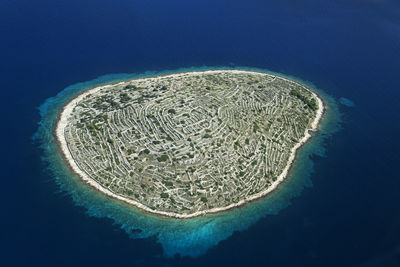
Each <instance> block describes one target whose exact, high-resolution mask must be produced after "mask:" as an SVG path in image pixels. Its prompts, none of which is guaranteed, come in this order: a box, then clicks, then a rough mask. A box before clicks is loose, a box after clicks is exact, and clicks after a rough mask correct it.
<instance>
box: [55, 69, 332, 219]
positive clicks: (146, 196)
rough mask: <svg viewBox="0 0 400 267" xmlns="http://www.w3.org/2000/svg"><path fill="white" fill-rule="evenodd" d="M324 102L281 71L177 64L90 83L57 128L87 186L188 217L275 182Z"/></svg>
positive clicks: (250, 196) (234, 202)
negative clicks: (157, 72)
mask: <svg viewBox="0 0 400 267" xmlns="http://www.w3.org/2000/svg"><path fill="white" fill-rule="evenodd" d="M323 112H324V105H323V102H322V100H321V99H320V97H319V96H318V95H317V94H316V93H314V92H313V91H311V90H310V89H309V88H307V87H306V86H304V85H302V84H300V83H298V82H295V81H293V80H290V79H287V78H284V77H280V76H277V75H273V74H267V73H262V72H254V71H244V70H210V71H202V72H184V73H176V74H170V75H164V76H157V77H150V78H139V79H134V80H130V81H124V82H119V83H114V84H108V85H103V86H99V87H96V88H92V89H89V90H87V91H85V92H84V93H82V94H80V95H78V96H76V97H75V98H74V99H72V100H71V101H70V102H68V103H67V104H66V105H65V106H64V108H63V109H62V111H61V112H60V114H59V120H58V122H57V125H56V128H55V135H56V139H57V141H58V144H59V146H60V150H61V152H62V154H63V156H64V158H65V161H66V162H67V163H68V165H69V166H70V167H71V169H72V170H73V171H74V172H75V173H76V174H77V175H78V176H79V177H80V178H81V179H82V180H83V181H85V182H87V183H88V184H89V185H91V186H92V187H94V188H96V189H98V190H99V191H101V192H102V193H104V194H106V195H107V196H110V197H113V198H115V199H118V200H121V201H124V202H126V203H129V204H131V205H133V206H135V207H138V208H140V209H142V210H145V211H147V212H151V213H154V214H158V215H164V216H170V217H175V218H191V217H196V216H200V215H204V214H207V213H215V212H220V211H224V210H228V209H231V208H234V207H237V206H240V205H242V204H244V203H246V202H249V201H251V200H254V199H257V198H260V197H262V196H265V195H267V194H268V193H270V192H271V191H273V190H274V189H275V188H276V187H277V186H278V184H280V183H281V182H282V181H283V180H284V179H285V177H286V176H287V175H288V171H289V169H290V167H291V164H292V163H293V161H294V159H295V155H296V151H297V150H298V149H299V148H300V147H301V146H302V145H303V144H304V143H305V142H306V141H307V140H308V139H309V138H310V137H311V135H310V133H309V132H310V131H315V130H317V129H318V125H319V122H320V121H321V119H322V115H323Z"/></svg>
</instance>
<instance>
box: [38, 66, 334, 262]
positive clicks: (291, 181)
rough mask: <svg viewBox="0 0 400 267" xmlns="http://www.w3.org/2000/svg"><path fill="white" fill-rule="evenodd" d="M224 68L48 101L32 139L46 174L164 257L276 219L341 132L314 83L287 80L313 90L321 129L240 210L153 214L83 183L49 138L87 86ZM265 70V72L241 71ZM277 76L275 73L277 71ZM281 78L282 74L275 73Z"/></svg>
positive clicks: (73, 91)
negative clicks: (272, 186) (285, 173)
mask: <svg viewBox="0 0 400 267" xmlns="http://www.w3.org/2000/svg"><path fill="white" fill-rule="evenodd" d="M208 69H228V68H226V67H215V68H210V67H203V68H185V69H178V70H168V71H164V72H151V71H149V72H145V73H142V74H110V75H105V76H101V77H99V78H96V79H94V80H91V81H87V82H82V83H77V84H74V85H71V86H68V87H67V88H65V89H64V90H63V91H61V92H60V93H59V94H58V95H56V96H55V97H52V98H49V99H47V100H46V101H45V102H44V103H43V104H42V105H41V106H40V107H39V110H40V116H41V121H40V124H39V129H38V131H37V132H36V134H35V136H34V139H35V140H37V141H38V142H39V143H40V146H41V148H42V151H43V156H42V160H43V162H44V163H45V165H46V166H47V167H48V170H49V173H50V174H51V175H52V177H53V178H54V179H55V180H56V182H57V184H58V185H59V187H60V189H61V191H62V192H64V193H66V194H68V195H70V196H71V197H72V199H73V200H74V203H75V205H77V206H82V207H84V208H85V209H86V210H87V214H88V215H90V216H94V217H98V218H110V219H112V220H113V221H114V222H115V224H116V225H118V226H119V227H121V228H122V229H123V230H124V231H125V232H126V233H127V234H128V235H129V236H130V237H131V238H149V237H154V238H155V240H156V241H157V242H158V243H160V244H161V246H162V248H163V253H164V255H165V256H167V257H172V256H174V255H176V254H179V255H181V256H199V255H201V254H204V253H205V252H206V251H207V250H208V249H209V248H211V247H213V246H215V245H217V244H218V243H219V242H221V241H222V240H224V239H226V238H228V237H230V236H231V235H232V234H233V233H234V232H236V231H243V230H245V229H247V228H249V227H250V226H251V225H253V224H255V223H256V222H257V221H258V220H260V219H261V218H263V217H265V216H273V215H277V214H278V213H279V212H280V211H281V210H283V209H284V208H286V207H287V206H289V205H290V204H291V203H292V202H293V201H296V197H299V196H300V195H301V193H302V191H303V190H304V188H307V187H312V181H311V179H310V174H311V173H312V172H313V161H312V156H313V155H318V156H320V157H324V156H325V149H324V146H325V144H326V142H327V140H329V138H330V137H331V136H332V134H334V133H335V132H337V131H338V130H339V129H340V125H341V115H340V113H339V110H338V107H337V104H336V101H335V100H334V99H333V98H332V97H330V96H328V95H326V94H325V93H324V92H323V91H322V90H319V89H317V88H315V87H314V86H313V85H312V83H309V82H304V81H301V80H300V79H298V78H294V77H290V76H285V77H288V78H291V79H293V80H296V81H299V82H302V83H304V84H306V85H307V86H308V87H310V88H312V89H313V90H315V91H316V92H317V93H318V94H320V96H321V97H322V98H323V100H324V101H325V104H326V106H327V112H326V114H325V117H324V120H323V122H322V124H321V125H320V131H319V132H317V133H313V138H312V139H311V141H310V142H308V143H307V144H306V145H305V146H303V147H302V148H301V150H300V151H299V152H298V156H297V159H296V161H295V163H294V165H293V167H292V170H291V172H290V174H289V177H288V179H286V181H285V182H284V183H282V184H281V185H280V186H279V188H278V189H277V190H275V191H274V192H272V193H271V194H269V195H268V196H266V197H264V198H262V199H259V200H257V201H254V202H251V203H248V204H246V205H244V206H242V207H239V208H236V209H233V210H230V211H227V212H221V213H218V214H212V215H207V216H203V217H198V218H192V219H186V220H179V219H172V218H164V217H159V216H155V215H151V214H148V213H145V212H143V211H140V210H138V209H136V208H134V207H131V206H129V205H127V204H125V203H121V202H119V201H116V200H114V199H110V198H108V197H106V196H104V195H103V194H101V193H99V192H97V191H95V190H93V189H92V188H90V187H88V186H87V185H85V184H84V183H83V182H81V181H80V179H79V178H78V177H77V176H76V175H75V174H73V173H72V172H71V171H70V170H69V168H68V167H67V165H66V164H65V162H64V161H63V159H62V157H61V154H60V152H59V151H58V147H57V144H56V143H55V139H54V136H53V130H54V127H55V123H56V120H57V115H58V112H59V111H60V110H61V108H62V107H63V105H65V104H66V103H67V102H68V101H69V100H70V99H71V98H73V97H74V96H76V95H78V94H79V93H81V92H82V91H85V90H87V89H89V88H92V87H95V86H98V85H102V84H107V83H111V82H116V81H123V80H129V79H134V78H139V77H149V76H154V75H161V74H170V73H176V72H183V71H195V70H208ZM240 69H247V70H254V71H263V72H268V73H272V72H269V71H267V70H264V69H255V68H243V67H242V68H240ZM275 74H276V73H275ZM278 75H281V76H284V75H282V74H278Z"/></svg>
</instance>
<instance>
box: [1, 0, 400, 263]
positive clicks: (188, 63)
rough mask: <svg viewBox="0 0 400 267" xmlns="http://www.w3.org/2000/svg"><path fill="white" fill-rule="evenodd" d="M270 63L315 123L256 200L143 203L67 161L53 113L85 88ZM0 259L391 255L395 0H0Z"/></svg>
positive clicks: (351, 258) (397, 221) (398, 22)
mask: <svg viewBox="0 0 400 267" xmlns="http://www.w3.org/2000/svg"><path fill="white" fill-rule="evenodd" d="M220 68H229V69H232V68H246V69H251V70H258V71H267V72H273V73H279V74H281V75H286V76H289V77H291V78H293V79H296V80H299V81H301V82H303V83H306V84H307V85H308V86H310V87H312V88H313V89H314V90H316V91H317V92H318V93H320V94H321V96H322V97H323V99H324V100H325V101H326V104H327V106H328V110H327V113H326V118H325V120H324V122H323V124H322V125H321V130H320V132H318V133H316V134H314V136H313V138H312V140H311V142H309V143H308V144H307V145H306V146H304V147H303V148H302V149H301V151H300V152H299V154H298V158H297V160H296V163H295V165H294V167H293V169H292V171H291V174H290V176H289V179H288V180H287V181H286V182H285V183H283V184H282V185H281V186H280V187H279V189H278V190H276V191H275V192H274V193H272V194H271V195H270V196H267V197H266V198H263V199H260V200H259V201H255V202H252V203H250V204H248V205H245V206H244V207H242V208H238V209H235V210H232V211H229V212H224V213H221V214H216V215H210V216H205V217H200V218H196V219H193V220H184V221H182V220H174V219H166V218H160V217H157V216H151V215H149V214H147V213H144V212H141V211H138V210H137V209H135V208H132V207H129V206H127V205H125V204H123V203H119V202H116V201H113V200H110V199H108V198H107V197H105V196H103V195H101V194H99V193H97V192H95V191H94V190H92V189H90V188H88V187H87V186H85V185H83V184H82V182H80V180H79V179H77V177H76V176H74V175H73V174H71V173H70V171H69V170H68V168H67V167H66V166H65V164H64V163H63V161H62V159H61V157H60V154H59V151H58V150H57V147H56V146H55V144H54V137H53V135H52V130H53V127H54V122H55V120H56V118H57V112H58V111H59V109H60V108H61V107H62V105H63V104H64V103H65V102H66V101H68V99H70V98H71V97H73V96H74V95H76V94H77V93H79V92H80V91H82V90H85V89H88V88H90V87H93V86H96V85H99V84H104V83H107V82H112V81H117V80H126V79H131V78H135V77H143V76H152V75H158V74H164V73H174V72H179V71H190V70H193V71H194V70H204V69H220ZM0 73H1V74H0V77H1V82H2V83H1V89H0V97H1V100H2V103H1V105H0V111H1V115H0V118H1V130H2V131H1V139H0V140H1V141H2V143H1V150H2V151H3V153H1V156H0V157H1V161H0V162H1V163H0V164H1V170H2V172H1V175H0V179H1V181H2V183H1V185H0V188H1V189H0V190H1V194H0V201H1V202H0V203H1V214H2V215H1V220H0V224H1V228H0V229H1V235H0V241H1V242H0V266H228V265H229V266H307V267H309V266H400V208H399V204H400V193H399V192H400V174H399V166H398V165H399V163H400V153H399V150H400V140H399V136H400V123H399V122H400V92H399V89H400V82H399V81H400V80H399V78H400V3H399V2H398V1H391V0H347V1H345V0H336V1H327V0H326V1H321V0H318V1H317V0H305V1H303V0H296V1H294V0H281V1H270V0H264V1H258V0H250V1H236V0H230V1H227V0H226V1H225V0H224V1H219V0H214V1H209V0H204V1H178V0H171V1H160V0H154V1H133V0H115V1H105V0H97V1H93V0H88V1H76V0H70V1H61V0H52V1H50V0H42V1H27V0H4V1H0Z"/></svg>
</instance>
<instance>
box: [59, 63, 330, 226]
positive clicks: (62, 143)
mask: <svg viewBox="0 0 400 267" xmlns="http://www.w3.org/2000/svg"><path fill="white" fill-rule="evenodd" d="M225 72H229V73H253V74H255V73H256V74H262V75H269V76H277V77H279V78H280V79H283V80H285V81H288V82H291V83H295V84H297V85H299V86H302V87H303V88H305V89H306V90H308V91H309V92H311V94H312V95H313V97H314V98H315V99H316V101H317V105H318V110H317V111H316V116H315V118H314V120H313V121H312V122H311V124H310V126H309V128H307V129H306V130H305V132H304V136H303V137H302V138H301V139H300V140H299V142H298V143H296V145H295V146H294V147H292V149H291V151H290V156H289V159H288V162H287V164H286V166H285V168H284V169H283V171H282V172H281V173H280V174H279V176H278V177H277V179H276V180H275V181H274V182H273V183H272V184H271V185H270V186H269V187H268V188H267V189H266V190H264V191H261V192H259V193H256V194H254V195H251V196H248V197H246V198H245V199H242V200H240V201H238V202H236V203H233V204H230V205H228V206H224V207H217V208H212V209H207V210H202V211H197V212H194V213H190V214H178V213H174V212H166V211H157V210H153V209H150V208H149V207H147V206H145V205H143V204H141V203H139V202H137V201H135V200H133V199H129V198H126V197H123V196H120V195H117V194H115V193H114V192H112V191H110V190H109V189H107V188H105V187H103V186H102V185H100V184H99V183H98V182H96V181H95V180H94V179H92V178H91V177H90V176H89V175H88V174H87V173H86V172H84V171H82V170H81V169H80V168H79V167H78V165H77V163H76V161H75V160H74V158H73V156H72V154H71V151H70V149H69V147H68V144H67V141H66V138H65V128H66V126H67V123H68V118H69V116H70V115H71V113H72V111H73V109H74V107H75V106H76V105H77V104H78V103H79V102H80V101H81V100H82V99H83V98H84V97H86V96H87V95H89V94H93V93H96V92H97V91H99V90H101V89H104V88H108V87H113V86H115V85H124V84H126V83H129V81H124V82H118V83H113V84H108V85H103V86H98V87H95V88H92V89H89V90H87V91H85V92H83V93H81V94H79V95H78V96H77V97H75V98H74V99H72V100H71V101H69V102H68V103H67V104H66V105H65V106H64V107H63V108H62V110H61V112H60V114H59V118H58V121H57V124H56V128H55V136H56V140H57V142H58V144H59V147H60V150H61V152H62V155H63V157H64V159H65V161H66V162H67V164H68V165H69V167H70V168H71V169H72V171H73V172H74V173H76V174H77V175H78V176H79V177H80V178H81V179H82V180H83V181H85V182H86V183H87V184H89V185H90V186H92V187H93V188H95V189H97V190H99V191H100V192H102V193H104V194H105V195H107V196H109V197H112V198H114V199H117V200H120V201H123V202H125V203H128V204H130V205H133V206H135V207H137V208H139V209H142V210H144V211H147V212H149V213H153V214H157V215H163V216H167V217H173V218H181V219H184V218H193V217H197V216H202V215H205V214H210V213H217V212H221V211H226V210H229V209H232V208H235V207H238V206H241V205H243V204H245V203H247V202H250V201H253V200H255V199H258V198H261V197H263V196H266V195H267V194H268V193H270V192H272V191H273V190H275V189H276V188H277V187H278V185H279V184H280V183H281V182H282V181H284V179H285V178H286V177H287V176H288V173H289V170H290V167H291V166H292V164H293V162H294V160H295V158H296V153H297V150H298V149H299V148H300V147H301V146H302V145H304V144H305V143H306V142H307V141H308V140H309V139H310V138H311V134H310V131H316V130H318V126H319V123H320V122H321V120H322V117H323V114H324V111H325V106H324V103H323V101H322V100H321V98H320V97H319V96H318V95H317V94H316V93H314V92H312V91H311V90H310V89H308V88H307V87H306V86H304V85H302V84H300V83H298V82H295V81H293V80H290V79H287V78H284V77H281V76H278V75H272V74H268V73H262V72H255V71H244V70H209V71H200V72H183V73H176V74H169V75H162V76H156V77H149V78H140V79H135V80H153V81H156V80H158V79H161V78H162V77H165V76H168V77H171V78H173V77H180V76H191V75H200V74H207V73H225Z"/></svg>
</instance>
